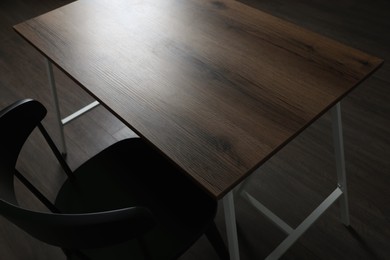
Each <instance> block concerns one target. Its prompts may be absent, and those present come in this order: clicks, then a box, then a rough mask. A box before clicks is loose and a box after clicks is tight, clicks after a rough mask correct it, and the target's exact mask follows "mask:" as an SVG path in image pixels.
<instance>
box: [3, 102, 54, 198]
mask: <svg viewBox="0 0 390 260" xmlns="http://www.w3.org/2000/svg"><path fill="white" fill-rule="evenodd" d="M46 112H47V111H46V108H45V107H44V106H43V105H42V104H41V103H39V102H38V101H35V100H31V99H24V100H20V101H17V102H15V103H13V104H11V105H10V106H8V107H6V108H4V109H3V110H1V111H0V198H3V199H6V200H8V201H11V202H13V203H16V199H15V193H14V182H13V181H14V174H15V166H16V162H17V159H18V156H19V153H20V151H21V149H22V147H23V145H24V143H25V142H26V140H27V139H28V137H29V136H30V134H31V132H32V131H33V130H34V129H35V128H36V127H37V125H38V124H39V123H40V122H41V120H42V119H43V118H44V117H45V115H46Z"/></svg>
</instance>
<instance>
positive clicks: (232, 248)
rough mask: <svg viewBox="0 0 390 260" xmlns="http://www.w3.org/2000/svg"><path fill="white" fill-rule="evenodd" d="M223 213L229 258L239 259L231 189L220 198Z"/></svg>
mask: <svg viewBox="0 0 390 260" xmlns="http://www.w3.org/2000/svg"><path fill="white" fill-rule="evenodd" d="M222 201H223V209H224V213H225V223H226V232H227V239H228V245H229V254H230V260H239V259H240V252H239V249H238V237H237V226H236V213H235V209H234V198H233V191H230V192H229V193H228V194H226V195H225V197H223V199H222Z"/></svg>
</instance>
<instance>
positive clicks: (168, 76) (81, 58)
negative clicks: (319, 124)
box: [14, 0, 383, 199]
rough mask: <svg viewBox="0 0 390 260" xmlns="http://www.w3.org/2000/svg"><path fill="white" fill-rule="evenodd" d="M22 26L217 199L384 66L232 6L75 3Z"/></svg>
mask: <svg viewBox="0 0 390 260" xmlns="http://www.w3.org/2000/svg"><path fill="white" fill-rule="evenodd" d="M14 28H15V30H16V31H17V32H18V33H19V34H20V35H21V36H22V37H24V38H25V39H26V40H27V41H29V42H30V43H31V44H32V45H33V46H35V47H36V48H37V49H38V50H39V51H40V52H42V53H43V54H44V55H45V56H46V57H47V58H49V60H51V61H52V62H53V63H54V64H56V65H57V66H58V67H59V68H60V69H61V70H63V71H64V72H65V73H66V74H68V75H69V76H70V77H71V78H72V79H74V80H75V81H76V82H78V84H79V85H80V86H81V87H82V88H84V89H85V90H86V91H87V92H88V93H90V94H91V95H92V96H94V97H95V98H96V99H97V100H98V101H99V102H100V103H101V104H102V105H104V106H105V107H106V108H107V109H109V110H110V111H111V112H112V113H113V114H114V115H115V116H117V117H118V118H119V119H121V120H122V121H123V122H124V123H125V124H126V125H127V126H129V127H130V128H131V129H132V130H133V131H134V132H136V133H137V134H138V135H140V136H141V137H143V138H145V139H146V140H148V141H149V142H150V144H151V145H153V146H154V147H155V148H156V149H157V150H159V151H161V152H162V153H163V154H165V155H166V156H167V157H168V158H169V159H170V160H172V161H173V162H174V163H175V164H177V165H178V166H179V167H181V168H182V170H183V173H185V174H188V176H190V177H191V178H193V179H194V181H196V182H197V183H198V184H199V185H201V186H202V187H203V188H204V189H205V190H206V191H208V192H209V194H210V195H211V196H213V197H215V198H216V199H220V198H222V197H223V196H224V195H225V194H226V193H227V192H229V191H230V190H231V189H232V188H233V187H235V185H237V184H238V183H240V182H241V181H242V180H243V179H244V178H245V177H247V176H248V175H249V174H251V173H252V172H253V171H254V170H255V169H256V168H258V167H259V166H260V165H261V164H262V163H264V162H265V161H266V160H267V159H269V158H270V157H271V156H272V155H274V154H275V153H276V152H277V151H278V150H279V149H280V148H282V147H283V146H284V145H286V144H287V143H288V142H289V141H291V140H292V139H293V138H294V137H295V136H296V135H298V134H299V133H300V132H301V131H302V130H304V129H305V128H306V127H307V126H309V125H310V124H311V123H312V122H313V121H314V120H315V119H317V118H318V117H320V116H321V115H322V114H324V113H325V112H326V111H327V110H329V109H330V108H331V107H332V106H333V105H334V104H336V103H337V102H339V101H340V100H341V99H342V98H343V97H344V96H346V95H347V94H348V93H349V92H350V91H351V90H352V89H354V88H355V87H356V86H357V85H358V84H359V83H360V82H361V81H363V80H364V79H365V78H367V77H368V76H369V75H370V74H371V73H373V72H374V71H375V70H376V69H377V68H378V67H380V65H381V64H382V62H383V60H381V59H380V58H377V57H374V56H371V55H369V54H366V53H364V52H362V51H359V50H356V49H353V48H351V47H348V46H346V45H343V44H341V43H339V42H336V41H334V40H331V39H329V38H326V37H324V36H321V35H319V34H317V33H313V32H310V31H308V30H306V29H303V28H301V27H298V26H296V25H294V24H292V23H289V22H286V21H284V20H281V19H279V18H276V17H273V16H271V15H268V14H267V13H264V12H262V11H259V10H256V9H253V8H251V7H249V6H245V5H244V4H241V3H239V2H235V1H228V0H226V1H210V0H145V1H144V0H143V1H140V0H79V1H76V2H74V3H71V4H69V5H66V6H64V7H61V8H59V9H56V10H54V11H51V12H49V13H46V14H44V15H41V16H39V17H36V18H33V19H31V20H28V21H26V22H23V23H21V24H18V25H16V26H15V27H14Z"/></svg>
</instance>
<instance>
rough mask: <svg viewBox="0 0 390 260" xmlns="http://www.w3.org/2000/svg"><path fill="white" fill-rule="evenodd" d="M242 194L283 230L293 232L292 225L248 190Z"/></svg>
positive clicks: (288, 232) (287, 232)
mask: <svg viewBox="0 0 390 260" xmlns="http://www.w3.org/2000/svg"><path fill="white" fill-rule="evenodd" d="M242 196H244V198H246V199H247V200H248V201H249V202H250V203H251V204H252V206H253V207H255V208H256V209H257V210H258V211H260V213H262V214H263V215H264V216H266V217H267V218H269V219H270V220H271V221H272V222H274V223H275V224H276V225H277V226H278V227H279V228H280V229H281V230H282V231H284V232H285V233H286V234H291V233H292V232H293V231H294V229H293V228H292V227H290V226H289V225H288V224H287V223H286V222H284V221H283V220H282V219H281V218H279V217H278V216H276V215H275V214H274V213H273V212H272V211H271V210H269V209H268V208H267V207H266V206H264V205H263V204H262V203H260V202H259V201H258V200H257V199H255V198H254V197H252V196H251V195H250V194H249V193H248V192H245V191H244V192H242Z"/></svg>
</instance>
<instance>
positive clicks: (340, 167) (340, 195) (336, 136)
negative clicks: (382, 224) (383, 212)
mask: <svg viewBox="0 0 390 260" xmlns="http://www.w3.org/2000/svg"><path fill="white" fill-rule="evenodd" d="M330 111H331V117H332V135H333V143H334V154H335V160H336V171H337V187H336V189H335V190H334V191H333V192H332V193H331V194H330V195H329V196H328V197H326V198H325V199H324V200H323V202H322V203H321V204H320V205H319V206H317V208H316V209H315V210H313V211H312V213H310V214H309V216H307V217H306V218H305V219H304V220H303V221H302V222H301V224H299V225H298V226H297V227H296V228H295V229H294V228H292V227H291V226H289V225H288V224H287V223H286V222H284V221H283V220H282V219H281V218H279V217H278V216H277V215H275V214H274V213H273V212H272V211H271V210H269V209H268V208H266V207H265V206H264V205H263V204H261V203H260V202H259V201H258V200H256V199H255V198H254V197H252V196H251V195H250V194H249V193H248V192H246V191H245V186H246V184H248V183H249V182H250V180H251V178H253V175H252V176H251V177H249V178H247V179H246V180H244V181H243V182H242V183H241V184H240V185H239V186H238V187H237V188H236V189H235V190H234V191H230V192H229V193H228V194H227V195H226V196H225V197H224V198H223V206H224V214H225V223H226V231H227V238H228V246H229V252H230V259H231V260H239V259H240V255H239V247H238V236H237V228H236V217H235V209H234V198H233V197H234V194H237V195H238V196H242V197H244V198H245V199H246V200H247V201H248V202H249V203H250V204H251V205H252V206H254V207H255V209H257V210H258V211H259V212H260V213H262V214H263V215H264V216H266V217H267V218H269V219H270V220H271V221H272V222H273V223H274V224H275V225H276V226H278V227H279V228H280V229H281V230H282V231H284V232H285V233H286V234H287V237H286V238H285V239H284V240H283V241H282V242H281V243H280V244H279V245H278V246H277V247H276V248H275V249H274V250H273V251H272V252H271V253H270V254H269V255H268V256H267V257H266V259H267V260H273V259H279V258H280V257H281V256H282V255H283V254H284V253H285V252H286V251H287V250H288V249H289V248H290V247H291V246H292V245H293V244H294V243H295V242H296V241H297V240H298V238H299V237H301V236H302V235H303V234H304V233H305V232H306V230H307V229H308V228H309V227H310V226H311V225H312V224H314V222H315V221H316V220H317V219H318V218H319V217H320V216H321V215H322V214H323V213H324V212H325V211H326V210H327V209H328V208H329V207H330V206H331V205H333V203H334V202H336V201H337V200H338V199H339V202H340V218H341V222H342V223H343V224H344V225H346V226H349V225H350V220H349V208H348V197H347V176H346V171H345V158H344V144H343V134H342V123H341V107H340V103H337V104H336V105H335V106H334V107H333V108H332V109H331V110H330Z"/></svg>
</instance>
